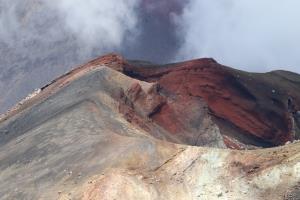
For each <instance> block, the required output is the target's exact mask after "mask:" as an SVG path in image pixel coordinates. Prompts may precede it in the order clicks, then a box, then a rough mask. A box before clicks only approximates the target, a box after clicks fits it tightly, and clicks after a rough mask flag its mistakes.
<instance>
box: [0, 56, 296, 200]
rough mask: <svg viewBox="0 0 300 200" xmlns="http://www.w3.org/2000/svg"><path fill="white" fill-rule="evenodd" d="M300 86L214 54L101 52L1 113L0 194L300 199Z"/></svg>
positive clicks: (290, 76)
mask: <svg viewBox="0 0 300 200" xmlns="http://www.w3.org/2000/svg"><path fill="white" fill-rule="evenodd" d="M299 88H300V76H299V75H297V74H294V73H291V72H285V71H274V72H270V73H265V74H255V73H248V72H243V71H239V70H235V69H232V68H229V67H226V66H223V65H220V64H218V63H217V62H216V61H215V60H213V59H210V58H204V59H197V60H192V61H186V62H181V63H174V64H167V65H156V64H152V63H149V62H144V61H130V60H126V59H124V58H122V57H121V56H119V55H116V54H109V55H106V56H103V57H100V58H97V59H95V60H93V61H91V62H89V63H87V64H85V65H82V66H80V67H78V68H76V69H74V70H72V71H70V72H68V73H66V74H64V75H63V76H61V77H59V78H57V79H55V80H54V81H52V82H51V83H50V84H48V85H46V86H45V87H43V88H41V89H40V90H37V91H36V92H35V93H34V94H32V95H29V96H28V98H27V99H25V100H23V101H22V102H20V103H19V104H18V105H17V106H16V107H15V108H14V109H12V110H11V111H10V112H8V113H6V114H5V115H3V116H2V118H1V119H0V198H1V199H293V198H294V199H297V198H299V197H300V196H299V195H300V193H299V187H300V184H299V183H300V176H299V174H300V168H299V163H300V153H299V152H300V151H299V150H300V143H299V142H297V141H296V140H297V139H299V137H300V132H299V130H300V129H299V128H300V112H299V111H300V93H299V92H300V91H299ZM286 143H292V144H286ZM266 147H270V148H266ZM250 150H251V151H250Z"/></svg>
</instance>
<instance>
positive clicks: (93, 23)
mask: <svg viewBox="0 0 300 200" xmlns="http://www.w3.org/2000/svg"><path fill="white" fill-rule="evenodd" d="M138 3H139V1H138V0H123V1H119V0H110V1H107V0H85V1H82V0H63V1H62V0H54V1H51V4H52V6H54V7H56V8H57V10H58V11H59V13H60V17H61V20H62V21H63V22H64V24H65V25H66V27H67V29H68V31H70V33H72V34H73V35H74V36H75V37H76V38H77V39H78V40H79V42H80V46H81V48H85V49H87V50H89V51H93V50H94V49H99V48H100V49H101V50H102V51H104V50H114V49H119V48H120V47H121V46H122V45H123V43H124V41H125V40H133V38H135V37H136V35H137V34H138V30H137V29H136V24H137V12H136V7H137V5H138ZM88 53H90V52H88Z"/></svg>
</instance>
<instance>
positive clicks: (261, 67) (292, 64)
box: [176, 0, 300, 73]
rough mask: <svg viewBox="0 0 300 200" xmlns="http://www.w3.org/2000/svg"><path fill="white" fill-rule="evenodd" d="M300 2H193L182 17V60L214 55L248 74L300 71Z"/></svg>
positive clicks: (207, 0) (210, 0)
mask: <svg viewBox="0 0 300 200" xmlns="http://www.w3.org/2000/svg"><path fill="white" fill-rule="evenodd" d="M299 7H300V1H298V0H284V1H283V0H279V1H273V0H264V1H260V0H251V1H249V0H238V1H235V0H219V1H217V0H214V1H212V0H190V2H189V3H188V5H186V7H185V8H184V11H183V14H182V15H181V16H178V17H177V24H178V27H177V30H178V34H179V36H180V37H182V38H183V44H182V46H181V48H180V49H179V53H178V55H177V58H176V59H178V60H180V59H191V58H198V57H213V58H215V59H216V60H218V61H219V62H220V63H222V64H226V65H229V66H232V67H235V68H240V69H244V70H248V71H260V72H262V71H270V70H275V69H284V70H291V71H295V72H298V73H299V72H300V56H299V55H300V24H299V19H300V13H299Z"/></svg>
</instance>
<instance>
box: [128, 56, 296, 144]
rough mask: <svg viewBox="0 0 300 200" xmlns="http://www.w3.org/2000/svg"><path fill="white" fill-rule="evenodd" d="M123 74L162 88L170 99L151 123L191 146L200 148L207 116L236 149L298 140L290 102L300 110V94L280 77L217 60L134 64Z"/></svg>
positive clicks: (152, 117) (226, 142)
mask: <svg viewBox="0 0 300 200" xmlns="http://www.w3.org/2000/svg"><path fill="white" fill-rule="evenodd" d="M123 71H124V73H125V74H128V75H130V76H132V77H134V78H138V79H140V80H145V81H148V82H157V83H158V84H159V85H160V88H161V93H162V94H163V95H164V96H166V97H167V99H168V100H167V103H165V104H164V105H163V106H162V107H161V108H160V110H159V111H157V112H156V113H155V114H153V115H152V116H151V119H152V120H153V121H154V122H155V123H157V124H159V125H160V126H161V127H163V128H164V129H165V130H167V131H168V132H170V133H171V134H173V135H177V136H178V135H180V138H184V137H186V138H185V139H186V141H187V142H188V143H191V144H195V145H197V141H196V139H195V137H196V135H197V134H196V133H195V134H191V133H192V132H197V129H199V127H197V123H198V124H199V125H203V124H202V123H201V122H200V121H201V119H203V116H202V117H201V116H200V114H199V113H201V112H202V114H201V115H204V114H203V113H206V114H207V115H209V116H211V118H212V119H213V121H214V122H215V123H216V124H217V125H218V127H219V128H220V131H221V134H222V135H224V136H226V137H223V140H224V142H225V144H226V145H227V146H228V147H231V148H240V147H241V145H242V146H243V144H246V145H254V146H264V147H267V146H275V145H282V144H284V143H286V142H287V141H290V140H293V139H295V133H294V132H293V129H294V128H293V127H294V125H293V122H292V121H293V117H292V116H291V113H290V112H289V111H288V109H287V102H288V98H289V96H292V98H293V104H294V105H297V106H299V95H298V93H297V92H296V91H293V92H292V87H290V86H287V85H288V84H286V85H285V84H282V85H281V84H280V78H278V77H276V76H275V75H274V76H270V77H268V76H269V75H268V74H265V75H262V74H250V73H246V72H240V71H236V70H233V69H230V68H227V67H224V66H222V65H220V64H218V63H216V62H215V61H214V60H213V59H200V60H194V61H189V62H184V63H179V64H173V65H165V66H151V65H148V66H147V67H145V66H138V64H137V63H134V64H127V65H124V70H123ZM289 84H290V83H289ZM280 85H281V86H280ZM195 111H196V112H195ZM197 118H198V119H199V120H200V121H199V122H197V120H196V119H197ZM193 120H194V122H192V121H193ZM195 120H196V121H195ZM191 138H193V139H191ZM183 140H184V139H183ZM244 147H245V146H244Z"/></svg>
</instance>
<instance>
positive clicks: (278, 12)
mask: <svg viewBox="0 0 300 200" xmlns="http://www.w3.org/2000/svg"><path fill="white" fill-rule="evenodd" d="M45 4H46V5H47V6H45ZM40 7H43V9H41V8H40ZM1 8H2V9H1ZM299 8H300V1H298V0H276V1H274V0H263V1H261V0H251V1H250V0H122V1H120V0H109V1H107V0H51V1H50V0H23V1H20V0H12V1H7V0H0V43H1V41H2V42H4V43H6V44H7V46H11V47H16V46H18V48H19V49H20V50H19V51H29V52H30V51H31V50H32V49H33V48H35V45H38V44H36V43H40V44H41V43H47V44H48V43H50V44H53V43H54V42H56V41H62V42H63V41H64V39H65V38H70V37H73V38H74V40H73V41H74V45H75V43H76V45H77V46H79V48H80V52H78V54H79V55H78V56H79V57H80V58H82V59H79V60H85V58H86V59H90V58H91V57H94V56H96V55H100V54H103V53H107V52H111V51H115V52H120V53H122V54H123V55H125V56H127V57H129V58H134V59H146V60H151V61H154V62H172V61H179V60H183V59H191V58H199V57H213V58H215V59H216V60H217V61H218V62H220V63H222V64H225V65H230V66H232V67H236V68H240V69H245V70H249V71H269V70H274V69H279V68H280V69H286V70H292V71H296V72H300V56H299V53H300V39H299V37H300V24H299V19H300V12H299ZM34 12H36V13H38V12H40V13H39V15H33V14H32V13H34ZM41 12H44V13H46V14H42V13H41ZM22 13H23V15H24V16H23V15H22ZM47 13H48V15H47ZM26 15H28V16H26ZM30 16H31V17H30ZM32 16H38V18H34V17H32ZM51 16H52V18H51ZM26 19H27V20H29V21H30V23H29V22H27V24H26ZM51 20H52V23H49V21H51ZM54 20H55V21H54ZM24 24H25V25H24ZM43 24H49V26H43ZM41 27H43V29H42V28H41ZM41 29H42V30H41ZM58 29H59V30H58ZM37 30H39V31H37ZM63 36H64V37H63ZM21 41H22V42H21ZM32 41H34V42H32ZM28 43H29V44H32V46H29V45H28ZM24 44H26V47H25V48H24ZM45 46H48V45H45ZM62 47H63V45H62ZM41 50H42V49H39V51H41ZM48 50H49V49H47V48H45V49H44V51H48ZM77 51H79V50H77ZM32 52H34V50H32ZM21 54H22V53H21ZM36 54H37V53H36ZM34 57H36V56H34Z"/></svg>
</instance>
